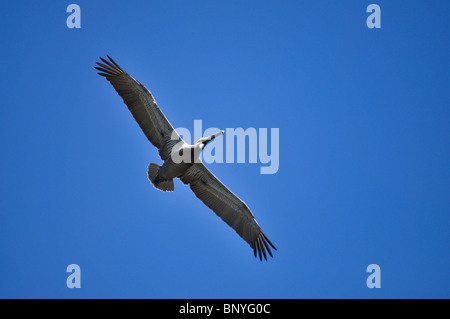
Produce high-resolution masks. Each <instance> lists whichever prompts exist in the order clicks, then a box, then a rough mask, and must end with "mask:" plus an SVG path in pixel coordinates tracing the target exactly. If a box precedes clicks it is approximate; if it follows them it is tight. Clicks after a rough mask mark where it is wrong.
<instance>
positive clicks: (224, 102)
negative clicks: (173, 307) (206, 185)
mask: <svg viewBox="0 0 450 319" xmlns="http://www.w3.org/2000/svg"><path fill="white" fill-rule="evenodd" d="M70 3H76V4H78V5H80V7H81V29H68V28H67V26H66V18H67V16H68V15H69V14H68V13H66V7H67V6H68V5H69V4H70ZM370 3H377V4H379V5H380V7H381V24H382V28H381V29H369V28H367V26H366V18H367V16H368V15H369V14H368V13H366V7H367V5H369V4H370ZM0 12H1V14H0V17H1V18H0V39H1V43H2V49H1V50H0V58H1V61H2V62H1V64H0V70H1V76H0V87H1V91H0V95H1V116H0V136H1V149H2V151H1V155H0V164H1V167H2V169H1V178H0V199H1V200H0V297H2V298H5V297H24V298H29V297H38V298H46V297H51V298H110V297H112V298H122V297H125V298H128V297H135V298H144V297H145V298H400V297H401V298H417V297H425V298H427V297H445V298H449V297H450V288H449V282H450V275H449V267H450V249H449V244H450V232H449V229H450V225H449V224H450V215H449V213H450V197H449V194H450V174H449V172H450V170H449V163H450V153H449V141H450V140H449V138H450V127H449V123H450V121H449V120H450V108H449V106H450V93H449V92H450V91H449V84H450V80H449V79H450V78H449V73H450V68H449V38H448V35H449V19H448V17H449V13H450V2H449V1H444V0H440V1H439V0H436V1H407V2H405V1H381V0H379V1H378V0H373V1H361V0H349V1H317V0H314V1H312V0H309V1H282V2H281V1H157V2H156V1H134V0H128V1H81V0H79V1H73V2H71V1H42V0H41V1H9V2H3V3H2V5H1V10H0ZM105 54H109V55H111V56H112V57H113V58H114V59H115V60H116V61H117V62H118V63H119V64H120V65H121V66H122V67H123V68H124V69H125V70H126V71H128V72H129V73H130V74H131V75H132V76H133V77H134V78H136V79H138V80H139V81H140V82H142V83H143V84H144V85H146V86H147V87H148V88H149V89H150V90H151V91H152V93H153V94H154V96H155V98H156V100H157V102H158V104H159V105H160V107H161V109H162V110H163V112H164V113H165V114H166V116H167V117H168V118H169V120H170V121H171V122H172V124H173V125H174V126H175V127H186V128H189V129H193V124H194V120H195V119H201V120H202V121H203V127H204V128H207V127H219V128H221V129H224V128H236V127H243V128H248V127H255V128H272V127H274V128H279V129H280V169H279V171H278V173H277V174H274V175H261V174H260V173H259V168H260V164H259V163H258V164H249V163H247V164H211V165H208V167H209V168H210V169H211V170H212V171H213V173H214V174H216V175H217V176H218V177H219V178H220V179H221V180H222V181H223V182H224V183H225V184H226V185H227V186H229V188H230V189H232V190H233V191H234V192H235V193H236V194H237V195H239V196H240V197H241V198H242V199H243V200H244V201H245V202H246V203H247V204H248V205H249V207H250V208H251V209H252V211H253V213H254V215H255V216H256V218H257V220H258V222H259V224H260V225H261V227H262V228H263V230H264V231H265V233H266V234H267V235H268V237H269V238H270V239H271V240H272V242H273V243H274V244H275V245H276V246H277V248H278V251H277V252H275V254H274V255H275V256H274V257H275V258H273V259H270V260H269V261H268V262H260V261H259V260H256V259H254V257H253V252H252V250H251V248H250V247H249V246H248V245H247V244H246V243H245V242H244V241H243V240H242V239H241V238H240V237H238V236H237V235H236V233H235V232H234V231H233V230H232V229H231V228H229V227H228V226H227V225H226V224H225V223H223V222H222V221H221V220H220V219H219V218H218V217H217V216H215V215H214V214H213V213H212V212H211V211H210V210H209V209H208V208H207V207H206V206H204V205H203V204H202V203H201V202H200V201H199V200H198V199H197V198H195V196H194V195H193V194H192V193H191V191H190V189H189V188H188V187H187V186H185V185H183V184H181V182H179V181H177V182H176V183H175V192H174V193H162V192H159V191H157V190H155V189H154V188H153V187H152V186H151V185H150V183H149V181H148V180H147V176H146V169H147V165H148V163H149V162H150V161H151V162H157V163H159V162H160V160H159V157H158V155H157V151H156V149H155V148H154V147H153V146H152V145H151V144H150V143H149V142H148V140H147V139H146V138H145V136H144V134H143V133H142V132H141V130H140V129H139V127H138V125H137V124H136V123H135V121H134V119H133V118H132V116H131V115H130V114H129V111H128V110H127V109H126V107H125V105H124V104H123V103H122V100H121V99H120V97H119V96H118V95H117V94H116V93H115V91H114V90H113V88H112V87H111V86H110V84H109V83H108V82H107V81H105V80H104V79H103V78H101V77H100V76H98V75H97V74H96V72H95V70H94V69H93V68H92V67H93V65H94V63H95V61H96V60H97V59H98V56H105ZM73 263H74V264H78V265H79V266H80V267H81V288H80V289H68V288H67V287H66V278H67V276H68V275H69V274H68V273H66V267H67V266H68V265H69V264H73ZM369 264H378V265H379V266H380V267H381V288H380V289H369V288H367V286H366V278H367V276H368V274H367V273H366V267H367V266H368V265H369Z"/></svg>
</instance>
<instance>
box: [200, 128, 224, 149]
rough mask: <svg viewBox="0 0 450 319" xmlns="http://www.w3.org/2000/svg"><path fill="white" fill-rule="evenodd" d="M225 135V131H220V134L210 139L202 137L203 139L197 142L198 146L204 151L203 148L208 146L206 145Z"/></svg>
mask: <svg viewBox="0 0 450 319" xmlns="http://www.w3.org/2000/svg"><path fill="white" fill-rule="evenodd" d="M223 133H224V131H220V132H218V133H216V134H214V135H211V136H210V137H202V138H201V139H199V140H198V141H197V143H196V144H197V145H199V146H200V148H201V149H203V148H204V147H205V146H206V144H208V143H209V142H211V141H212V140H213V139H215V138H216V137H218V136H220V135H222V134H223Z"/></svg>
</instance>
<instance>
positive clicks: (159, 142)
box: [94, 56, 276, 260]
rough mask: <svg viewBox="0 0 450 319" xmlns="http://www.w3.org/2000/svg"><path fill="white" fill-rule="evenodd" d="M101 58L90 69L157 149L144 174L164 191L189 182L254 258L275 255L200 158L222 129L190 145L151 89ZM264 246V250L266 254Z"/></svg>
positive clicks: (243, 206)
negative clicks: (103, 80)
mask: <svg viewBox="0 0 450 319" xmlns="http://www.w3.org/2000/svg"><path fill="white" fill-rule="evenodd" d="M107 57H108V60H106V59H103V58H100V60H101V61H102V62H97V65H98V66H95V67H94V68H95V69H97V70H98V71H100V72H99V73H98V74H99V75H101V76H103V77H105V78H106V79H107V80H108V81H109V82H110V83H111V85H112V86H113V87H114V89H115V90H116V91H117V93H118V94H119V95H120V96H121V97H122V99H123V101H124V103H125V104H126V105H127V107H128V109H129V110H130V112H131V114H132V115H133V117H134V119H135V120H136V122H137V123H138V124H139V126H140V127H141V129H142V131H143V132H144V134H145V135H146V136H147V138H148V139H149V141H150V142H151V143H152V144H153V145H154V146H155V147H156V148H157V149H158V153H159V156H160V158H161V159H162V160H163V164H162V165H158V164H155V163H150V164H149V165H148V168H147V176H148V179H149V180H150V182H151V183H152V184H153V186H154V187H155V188H157V189H159V190H162V191H173V190H174V182H173V179H174V178H179V179H180V180H181V182H183V183H184V184H187V185H189V186H190V188H191V190H192V192H194V194H195V196H197V197H198V198H199V199H200V200H201V201H202V202H203V203H204V204H205V205H206V206H208V207H209V208H210V209H211V210H212V211H213V212H214V213H216V214H217V215H218V216H219V217H220V218H221V219H222V220H223V221H224V222H226V223H227V224H228V225H229V226H230V227H232V228H233V229H234V230H235V231H236V233H237V234H238V235H239V236H241V237H242V238H243V239H244V240H245V241H246V242H247V243H248V244H249V245H250V247H251V248H253V251H254V255H255V257H257V256H259V259H260V260H262V256H264V259H266V260H267V254H269V255H270V256H271V257H273V255H272V252H271V248H273V249H275V250H276V248H275V246H274V245H273V244H272V243H271V242H270V240H269V239H268V238H267V236H266V235H265V234H264V232H263V231H262V229H261V227H260V226H259V224H258V223H257V222H256V220H255V217H254V216H253V214H252V212H251V211H250V209H249V208H248V206H247V205H246V204H245V203H244V202H243V201H242V200H241V199H240V198H239V197H237V196H236V195H235V194H234V193H233V192H231V191H230V190H229V189H228V188H227V187H226V186H225V185H223V183H222V182H221V181H220V180H219V179H218V178H217V177H216V176H214V174H213V173H211V172H210V170H209V169H208V168H206V166H205V165H204V164H203V163H202V162H201V161H200V160H199V156H200V154H201V152H202V150H203V148H204V147H205V146H206V145H207V144H208V143H209V142H210V141H212V140H213V139H215V138H216V137H218V136H220V135H222V134H223V133H224V132H223V131H220V132H218V133H216V134H214V135H211V136H209V137H203V138H201V139H199V140H198V141H197V142H196V143H195V144H194V145H189V144H187V143H186V142H185V141H183V140H182V138H181V137H180V136H179V135H178V133H177V132H176V131H175V130H174V128H173V126H172V125H171V124H170V122H169V121H168V120H167V118H166V117H165V116H164V114H163V113H162V111H161V109H160V108H159V107H158V105H157V104H156V101H155V99H154V98H153V96H152V94H151V93H150V91H149V90H148V89H147V88H146V87H145V86H144V85H142V84H141V83H139V82H138V81H136V80H135V79H133V78H132V77H131V76H130V75H129V74H128V73H126V72H125V71H124V70H123V69H122V68H121V67H120V66H119V65H118V64H117V63H116V62H115V61H114V60H113V59H111V58H110V57H109V56H107ZM266 251H267V253H266Z"/></svg>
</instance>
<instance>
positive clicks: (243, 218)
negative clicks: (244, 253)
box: [180, 163, 276, 260]
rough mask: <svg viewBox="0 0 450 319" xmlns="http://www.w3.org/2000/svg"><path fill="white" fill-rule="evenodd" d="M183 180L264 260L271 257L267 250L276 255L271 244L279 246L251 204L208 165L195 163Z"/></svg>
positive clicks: (182, 177)
mask: <svg viewBox="0 0 450 319" xmlns="http://www.w3.org/2000/svg"><path fill="white" fill-rule="evenodd" d="M180 179H181V181H182V182H183V183H185V184H189V185H190V187H191V190H192V191H193V192H194V194H195V195H196V196H197V197H198V198H199V199H200V200H201V201H202V202H203V203H204V204H205V205H206V206H208V207H209V208H211V209H212V210H213V211H214V212H215V213H216V214H217V215H218V216H219V217H220V218H221V219H222V220H223V221H224V222H226V223H227V224H228V225H229V226H230V227H231V228H233V229H234V230H235V231H236V232H237V233H238V234H239V236H241V237H242V238H243V239H244V240H245V241H246V242H247V243H248V244H249V245H250V247H251V248H253V251H254V254H255V257H259V259H260V260H262V257H263V256H264V259H265V260H267V254H266V250H267V252H268V253H269V255H270V256H271V257H273V255H272V252H271V250H270V247H272V248H273V249H275V250H276V248H275V246H274V245H273V244H272V243H271V242H270V241H269V239H268V238H267V236H266V235H265V234H264V233H263V231H262V229H261V227H260V226H259V225H258V223H257V222H256V220H255V217H254V216H253V214H252V212H251V211H250V209H249V208H248V206H247V205H246V204H245V203H244V202H243V201H242V200H241V199H240V198H239V197H237V196H236V195H235V194H234V193H233V192H231V191H230V190H229V189H228V188H227V187H226V186H225V185H223V183H222V182H221V181H220V180H219V179H218V178H217V177H216V176H214V174H213V173H211V171H209V170H208V169H207V168H206V166H205V165H203V164H202V163H196V164H194V165H192V166H191V167H190V168H189V169H188V170H187V171H186V172H185V173H184V174H183V175H182V176H181V177H180ZM269 246H270V247H269Z"/></svg>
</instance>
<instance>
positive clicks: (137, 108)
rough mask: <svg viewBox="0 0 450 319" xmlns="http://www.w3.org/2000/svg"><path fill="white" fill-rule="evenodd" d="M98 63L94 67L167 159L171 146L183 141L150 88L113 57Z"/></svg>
mask: <svg viewBox="0 0 450 319" xmlns="http://www.w3.org/2000/svg"><path fill="white" fill-rule="evenodd" d="M107 57H108V59H109V61H108V60H106V59H104V58H101V57H100V60H101V61H102V62H103V63H101V62H97V66H95V67H94V68H95V69H96V70H98V71H100V72H99V73H98V74H99V75H101V76H104V77H105V78H106V79H107V80H108V81H109V82H110V83H111V84H112V86H113V87H114V89H115V90H116V91H117V93H118V94H119V95H120V96H121V97H122V99H123V101H124V103H125V104H126V105H127V107H128V109H129V110H130V112H131V114H132V115H133V117H134V119H135V120H136V122H137V123H138V124H139V126H140V127H141V129H142V131H143V132H144V134H145V135H146V136H147V138H148V139H149V140H150V142H151V143H152V144H153V145H154V146H155V147H157V148H158V150H159V156H160V157H161V159H162V160H166V159H167V158H168V157H169V156H170V152H171V150H172V147H173V146H174V145H176V144H177V143H178V142H180V141H182V139H181V137H180V136H179V135H178V134H177V133H176V132H175V130H174V128H173V126H172V124H170V122H169V121H168V120H167V118H166V117H165V116H164V114H163V112H162V111H161V109H160V108H159V107H158V105H157V104H156V101H155V99H154V98H153V96H152V94H151V93H150V91H149V90H148V89H147V88H146V87H145V86H144V85H142V84H141V83H139V82H138V81H136V80H135V79H133V78H132V77H131V76H130V75H129V74H128V73H126V72H125V71H124V70H123V69H122V68H121V67H120V66H119V65H118V64H117V63H116V62H115V61H114V60H113V59H111V57H109V56H108V55H107Z"/></svg>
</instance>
